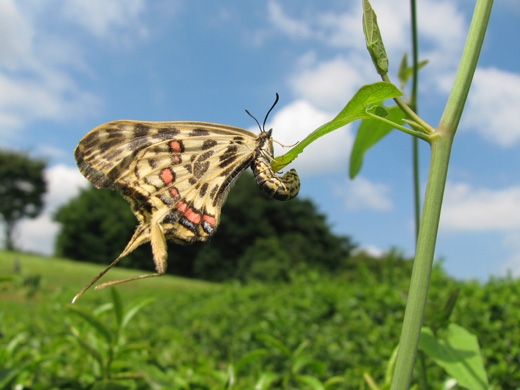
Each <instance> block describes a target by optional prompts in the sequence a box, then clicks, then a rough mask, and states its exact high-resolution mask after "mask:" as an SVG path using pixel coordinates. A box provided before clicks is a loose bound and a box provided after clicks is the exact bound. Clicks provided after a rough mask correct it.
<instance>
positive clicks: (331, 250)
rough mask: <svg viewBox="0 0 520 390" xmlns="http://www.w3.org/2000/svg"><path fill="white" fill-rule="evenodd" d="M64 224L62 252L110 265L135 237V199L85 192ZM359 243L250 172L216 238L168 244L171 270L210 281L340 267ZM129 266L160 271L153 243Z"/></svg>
mask: <svg viewBox="0 0 520 390" xmlns="http://www.w3.org/2000/svg"><path fill="white" fill-rule="evenodd" d="M55 219H56V220H57V221H58V222H60V223H61V225H62V228H61V231H60V233H59V235H58V239H57V241H56V245H57V246H56V252H57V254H59V255H62V256H67V257H71V258H74V259H77V260H85V261H92V262H101V263H105V264H108V262H109V261H110V260H113V259H115V258H116V257H117V256H118V255H119V254H120V253H121V252H122V250H123V249H124V247H125V245H126V244H127V242H128V241H129V240H130V237H131V236H132V233H133V231H134V230H135V228H136V226H137V221H136V219H135V217H134V216H133V214H132V212H131V211H130V207H129V205H128V203H127V202H126V201H125V200H124V199H123V198H122V197H121V195H120V194H118V193H117V192H114V191H110V190H96V189H94V188H91V189H87V190H84V191H82V192H81V193H80V195H79V196H78V197H77V198H76V199H74V200H72V201H71V202H70V203H69V204H67V205H65V206H63V207H62V208H61V209H60V210H58V212H57V213H56V215H55ZM352 248H353V244H352V243H351V241H350V239H349V238H348V237H338V236H336V235H334V234H332V233H331V231H330V228H329V227H328V225H327V223H326V219H325V217H324V216H323V215H320V214H319V213H318V212H317V211H316V207H315V205H314V204H313V203H312V202H311V201H310V200H306V199H299V198H296V199H293V200H291V201H289V202H280V201H276V200H273V199H271V198H268V197H267V196H265V195H264V194H263V193H262V191H259V189H258V186H257V185H256V183H255V181H254V179H253V177H252V175H250V174H243V175H242V176H241V177H240V178H239V179H238V180H237V182H236V184H235V185H234V186H233V188H232V189H231V191H230V194H229V197H228V200H227V202H226V203H225V204H224V207H223V209H222V219H221V223H220V226H219V228H218V230H217V232H216V234H215V235H214V236H213V237H212V238H211V240H210V241H209V243H195V244H193V245H188V246H183V245H175V244H174V243H172V242H169V259H168V272H170V273H175V274H178V275H183V276H188V277H196V278H201V279H207V280H215V281H222V280H225V279H231V278H238V279H241V280H244V281H247V280H250V279H252V278H254V279H262V280H275V279H276V280H284V279H286V278H287V275H288V273H289V271H291V270H295V269H298V268H302V267H314V268H316V267H318V268H322V269H325V270H334V269H337V268H338V267H339V266H341V264H342V263H344V262H345V260H346V258H347V257H348V256H349V254H350V251H351V250H352ZM121 264H122V265H124V266H126V267H129V266H130V267H136V268H141V269H147V270H153V267H154V263H153V261H152V254H151V250H150V247H149V245H143V247H141V248H138V250H137V251H135V252H134V253H131V254H130V255H129V256H128V257H127V258H124V259H122V261H121Z"/></svg>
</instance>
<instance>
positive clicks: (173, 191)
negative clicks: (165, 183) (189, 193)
mask: <svg viewBox="0 0 520 390" xmlns="http://www.w3.org/2000/svg"><path fill="white" fill-rule="evenodd" d="M170 194H172V196H173V197H174V198H177V197H179V191H177V188H175V187H173V188H170Z"/></svg>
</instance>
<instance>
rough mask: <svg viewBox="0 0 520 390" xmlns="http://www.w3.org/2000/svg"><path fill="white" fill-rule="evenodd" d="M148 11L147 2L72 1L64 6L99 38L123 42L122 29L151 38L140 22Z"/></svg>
mask: <svg viewBox="0 0 520 390" xmlns="http://www.w3.org/2000/svg"><path fill="white" fill-rule="evenodd" d="M144 8H145V4H144V1H143V0H125V1H124V2H122V1H119V0H104V1H92V0H68V1H66V2H64V3H63V14H64V16H65V17H67V18H69V19H70V20H71V21H73V22H74V23H77V24H79V25H80V26H81V27H83V28H84V29H85V30H87V31H88V32H89V33H91V34H92V35H94V36H96V37H97V38H110V39H115V40H120V39H121V33H122V30H126V31H129V30H130V31H131V34H130V35H132V36H140V37H146V36H147V35H148V31H147V30H146V28H145V27H144V25H143V24H141V23H140V22H139V16H141V14H142V13H143V11H144Z"/></svg>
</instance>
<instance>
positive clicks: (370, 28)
mask: <svg viewBox="0 0 520 390" xmlns="http://www.w3.org/2000/svg"><path fill="white" fill-rule="evenodd" d="M363 32H364V33H365V40H366V43H367V49H368V52H369V53H370V57H372V62H373V63H374V65H375V66H376V69H377V73H379V74H381V75H385V74H387V73H388V56H387V55H386V50H385V45H384V44H383V38H382V36H381V31H380V30H379V26H378V25H377V16H376V13H375V12H374V10H373V9H372V6H371V5H370V2H369V1H368V0H363Z"/></svg>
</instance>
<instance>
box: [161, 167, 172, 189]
mask: <svg viewBox="0 0 520 390" xmlns="http://www.w3.org/2000/svg"><path fill="white" fill-rule="evenodd" d="M161 179H163V181H164V182H165V183H166V184H168V185H170V184H172V183H173V172H172V171H171V169H169V168H164V169H163V170H162V171H161Z"/></svg>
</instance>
